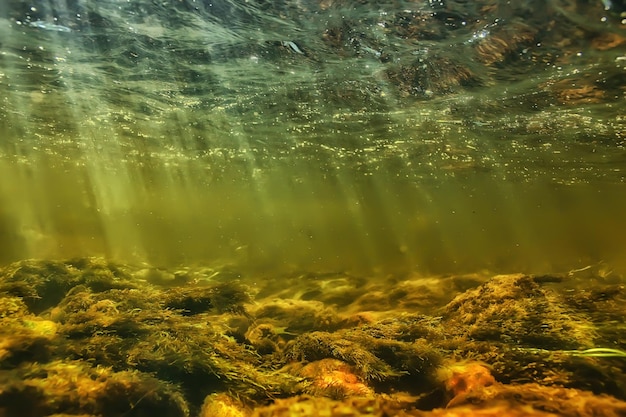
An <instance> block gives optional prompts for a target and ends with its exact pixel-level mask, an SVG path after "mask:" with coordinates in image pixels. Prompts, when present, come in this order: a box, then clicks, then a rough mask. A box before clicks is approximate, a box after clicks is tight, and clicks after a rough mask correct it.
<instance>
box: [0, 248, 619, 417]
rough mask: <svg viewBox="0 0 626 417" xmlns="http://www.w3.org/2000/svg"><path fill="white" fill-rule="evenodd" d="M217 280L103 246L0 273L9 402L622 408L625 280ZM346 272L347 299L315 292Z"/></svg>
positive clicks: (3, 376) (229, 407)
mask: <svg viewBox="0 0 626 417" xmlns="http://www.w3.org/2000/svg"><path fill="white" fill-rule="evenodd" d="M155 276H161V277H168V276H169V277H178V279H177V281H176V282H177V285H173V284H172V282H170V281H164V280H155V279H154V277H155ZM223 276H225V277H226V278H221V279H220V278H219V277H220V275H219V274H215V273H209V272H207V270H204V269H202V268H195V269H194V268H186V269H184V270H179V271H165V270H162V269H156V268H148V269H146V268H145V267H143V268H140V267H134V266H131V265H122V264H115V263H112V262H107V261H105V260H103V259H101V258H81V259H75V260H69V261H33V260H29V261H21V262H16V263H13V264H11V265H8V266H6V267H4V268H3V269H2V270H0V322H1V326H0V333H1V334H0V336H1V338H0V412H1V414H2V415H3V416H52V415H66V416H68V415H75V416H78V415H82V416H85V415H92V416H151V415H159V416H195V415H200V416H252V415H254V416H288V415H289V416H293V415H302V416H305V415H322V414H323V415H332V416H334V415H337V416H339V415H341V416H350V415H353V416H359V415H380V416H382V415H386V416H392V415H398V416H400V415H414V416H438V415H442V416H444V415H496V414H497V415H507V416H517V415H537V416H548V415H572V416H574V415H576V416H583V415H623V413H624V412H626V377H625V375H626V372H625V371H626V361H625V360H624V356H626V353H625V352H626V336H624V335H625V334H626V333H624V328H623V321H624V320H623V319H624V311H626V310H625V307H626V306H625V304H626V288H625V287H624V285H623V284H621V278H620V277H617V276H614V275H613V274H611V273H608V274H607V273H606V272H604V269H603V268H601V267H597V268H589V269H585V270H582V271H575V272H570V273H564V274H552V275H544V276H539V275H525V274H510V275H497V276H491V277H490V276H479V275H467V276H448V277H437V279H436V280H435V279H433V277H426V278H421V277H408V278H407V279H406V280H392V281H390V282H380V281H377V280H374V279H371V280H368V279H365V278H356V277H353V276H349V275H347V274H343V276H342V274H339V273H338V274H334V275H326V276H320V277H315V276H314V275H312V274H307V275H304V276H303V275H299V276H295V275H294V276H292V277H281V278H280V280H281V283H282V284H283V285H281V286H280V287H277V286H276V283H275V282H274V283H272V281H271V280H265V281H264V282H267V285H263V284H259V283H258V282H255V283H250V282H247V281H246V280H245V279H241V280H232V279H231V278H230V277H229V276H228V275H223ZM147 278H151V280H152V281H155V282H156V283H151V282H150V281H149V280H148V279H147ZM339 282H341V283H342V284H343V285H342V286H341V288H343V290H345V291H348V292H349V293H350V300H351V301H348V300H347V299H342V298H341V297H338V296H337V293H333V291H330V290H329V291H328V292H327V293H326V295H324V293H323V292H319V291H316V288H318V289H319V288H324V287H325V286H328V285H329V283H334V284H337V283H339ZM383 288H387V290H386V291H382V289H383ZM303 294H304V295H305V296H306V297H305V298H308V299H303V298H302V295H303ZM311 294H317V295H318V297H317V299H312V298H311ZM373 298H374V299H377V300H378V302H377V303H374V302H372V299H373ZM364 306H367V308H363V307H364ZM407 306H408V307H407ZM448 413H449V414H448Z"/></svg>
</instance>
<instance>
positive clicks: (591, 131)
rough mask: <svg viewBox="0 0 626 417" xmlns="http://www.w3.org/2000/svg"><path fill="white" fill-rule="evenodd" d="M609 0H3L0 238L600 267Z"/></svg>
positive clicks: (621, 55) (611, 64) (612, 32)
mask: <svg viewBox="0 0 626 417" xmlns="http://www.w3.org/2000/svg"><path fill="white" fill-rule="evenodd" d="M511 3H514V4H511ZM624 9H625V8H624V4H623V2H618V1H614V2H612V3H608V2H602V1H574V0H552V1H520V2H508V1H497V0H481V1H474V2H465V1H368V0H362V1H357V2H353V1H338V0H337V1H335V0H317V1H313V0H299V1H297V0H293V1H291V0H286V1H278V2H266V1H261V0H258V1H235V0H217V1H192V0H184V1H167V0H164V1H144V0H138V1H131V2H128V1H121V0H106V1H101V0H98V1H96V0H63V1H61V0H46V1H41V0H37V1H30V2H29V1H21V0H20V1H18V0H7V1H5V2H3V3H2V5H0V100H1V101H0V204H1V205H0V261H2V262H10V261H13V260H17V259H24V258H32V257H35V258H66V257H74V256H87V255H104V256H106V257H108V258H111V259H114V260H117V261H123V262H148V263H151V264H154V265H158V266H175V265H181V264H210V265H216V266H223V267H225V268H232V269H235V270H238V271H242V272H245V273H250V274H276V273H286V272H293V271H314V272H315V271H318V272H324V271H353V272H359V273H366V274H371V273H376V274H381V275H387V274H406V273H413V272H417V273H458V272H469V271H476V270H481V269H488V270H492V271H502V272H507V271H520V270H521V271H528V272H537V271H541V272H548V271H564V270H570V269H573V268H581V267H584V266H586V265H589V264H595V263H598V262H605V263H607V264H608V265H611V268H615V269H616V270H618V271H624V270H625V269H626V233H625V232H624V231H625V230H626V215H624V213H626V184H625V179H626V178H625V175H626V174H625V172H624V170H625V169H626V139H625V136H626V135H625V133H624V132H626V129H625V126H624V125H625V124H626V119H625V116H624V115H625V114H626V112H625V111H624V109H625V106H624V94H625V91H626V88H625V83H624V79H626V77H624V75H625V74H624V72H625V66H626V42H625V36H626V35H625V33H626V30H625V26H626V24H625V23H624V22H625V21H624V19H626V15H624Z"/></svg>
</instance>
